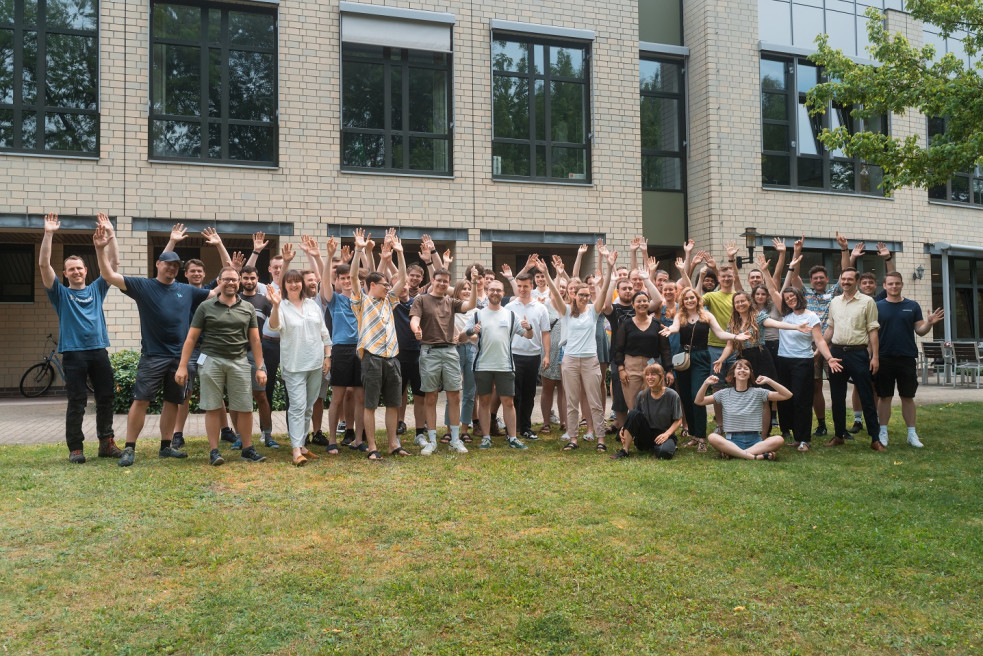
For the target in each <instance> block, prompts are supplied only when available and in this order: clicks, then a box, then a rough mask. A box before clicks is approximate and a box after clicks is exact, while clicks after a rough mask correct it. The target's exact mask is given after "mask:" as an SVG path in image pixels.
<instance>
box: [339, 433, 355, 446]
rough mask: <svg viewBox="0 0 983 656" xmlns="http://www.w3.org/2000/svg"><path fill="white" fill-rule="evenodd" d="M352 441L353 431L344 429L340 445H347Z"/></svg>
mask: <svg viewBox="0 0 983 656" xmlns="http://www.w3.org/2000/svg"><path fill="white" fill-rule="evenodd" d="M354 441H355V431H352V432H351V433H349V432H348V431H345V437H344V439H342V440H341V446H348V445H349V444H351V443H352V442H354Z"/></svg>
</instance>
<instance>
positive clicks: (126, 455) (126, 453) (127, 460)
mask: <svg viewBox="0 0 983 656" xmlns="http://www.w3.org/2000/svg"><path fill="white" fill-rule="evenodd" d="M135 457H136V453H134V451H133V447H132V446H128V447H126V448H125V449H123V455H121V456H120V457H119V466H120V467H129V466H130V465H132V464H133V459H134V458H135Z"/></svg>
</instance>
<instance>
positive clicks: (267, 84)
mask: <svg viewBox="0 0 983 656" xmlns="http://www.w3.org/2000/svg"><path fill="white" fill-rule="evenodd" d="M151 9H152V15H151V28H150V29H151V52H150V62H151V66H150V156H151V157H152V158H156V159H174V160H184V161H206V162H225V163H234V164H258V165H275V164H276V162H277V75H276V74H277V47H276V46H277V30H276V11H275V10H269V9H255V8H250V7H246V6H242V5H215V4H205V5H185V4H176V3H157V2H155V3H153V4H152V5H151Z"/></svg>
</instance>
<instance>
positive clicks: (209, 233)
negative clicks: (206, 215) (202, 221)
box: [201, 228, 222, 246]
mask: <svg viewBox="0 0 983 656" xmlns="http://www.w3.org/2000/svg"><path fill="white" fill-rule="evenodd" d="M201 236H202V237H204V238H205V243H206V244H208V245H209V246H218V245H219V244H221V243H222V237H221V236H219V234H218V231H217V230H216V229H215V228H205V229H204V230H202V231H201Z"/></svg>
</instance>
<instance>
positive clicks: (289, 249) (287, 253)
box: [280, 244, 296, 271]
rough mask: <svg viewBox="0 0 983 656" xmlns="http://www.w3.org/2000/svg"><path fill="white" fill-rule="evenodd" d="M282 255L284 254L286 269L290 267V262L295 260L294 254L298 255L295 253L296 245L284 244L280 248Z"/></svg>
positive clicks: (284, 266)
mask: <svg viewBox="0 0 983 656" xmlns="http://www.w3.org/2000/svg"><path fill="white" fill-rule="evenodd" d="M280 255H282V256H283V270H284V271H286V270H287V269H289V268H290V262H291V261H293V259H294V255H296V253H294V247H293V246H291V245H290V244H284V245H283V247H282V248H281V249H280Z"/></svg>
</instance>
